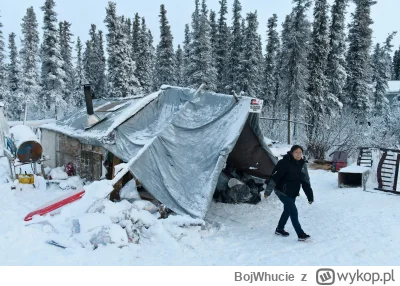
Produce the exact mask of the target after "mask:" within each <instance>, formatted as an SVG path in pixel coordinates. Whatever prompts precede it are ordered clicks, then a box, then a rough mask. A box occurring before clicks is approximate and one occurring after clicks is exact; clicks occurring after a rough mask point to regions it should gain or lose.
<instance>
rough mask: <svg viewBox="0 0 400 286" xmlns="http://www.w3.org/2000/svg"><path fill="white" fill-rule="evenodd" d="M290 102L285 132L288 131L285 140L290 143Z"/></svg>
mask: <svg viewBox="0 0 400 286" xmlns="http://www.w3.org/2000/svg"><path fill="white" fill-rule="evenodd" d="M290 108H291V106H290V102H289V103H288V122H287V123H288V126H287V132H288V137H287V142H288V144H289V145H290Z"/></svg>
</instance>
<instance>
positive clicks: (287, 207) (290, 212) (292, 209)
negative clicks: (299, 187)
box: [276, 192, 304, 235]
mask: <svg viewBox="0 0 400 286" xmlns="http://www.w3.org/2000/svg"><path fill="white" fill-rule="evenodd" d="M276 195H277V196H278V198H279V199H280V200H281V202H282V203H283V213H282V215H281V218H280V220H279V223H278V227H277V229H284V228H285V225H286V222H287V221H288V219H289V217H290V220H291V221H292V224H293V227H294V230H295V231H296V233H297V235H300V234H302V233H304V231H303V230H302V229H301V225H300V222H299V214H298V213H297V207H296V204H295V202H296V198H290V197H288V196H285V195H282V194H280V193H278V192H276Z"/></svg>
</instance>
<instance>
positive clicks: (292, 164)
mask: <svg viewBox="0 0 400 286" xmlns="http://www.w3.org/2000/svg"><path fill="white" fill-rule="evenodd" d="M300 186H301V187H303V190H304V193H305V194H306V196H307V199H308V201H310V202H313V201H314V195H313V191H312V189H311V185H310V176H309V175H308V170H307V164H306V163H305V161H304V160H303V159H301V160H299V161H297V160H295V159H294V158H293V156H292V154H291V153H290V152H288V153H287V154H286V155H285V156H283V158H282V160H279V162H278V164H276V166H275V168H274V171H273V173H272V177H271V179H270V181H269V183H268V185H267V189H266V191H265V193H266V194H267V195H268V196H269V195H271V193H272V191H273V190H274V189H275V190H276V191H279V192H281V193H282V194H284V195H286V196H288V197H291V198H295V197H297V196H298V195H299V193H300Z"/></svg>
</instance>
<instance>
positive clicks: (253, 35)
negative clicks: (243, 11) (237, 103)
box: [242, 12, 262, 97]
mask: <svg viewBox="0 0 400 286" xmlns="http://www.w3.org/2000/svg"><path fill="white" fill-rule="evenodd" d="M246 20H247V27H246V31H245V34H244V53H243V58H244V59H243V62H242V66H243V74H242V76H243V82H242V89H243V91H244V92H245V93H246V94H247V95H249V96H252V97H258V96H259V95H260V94H261V76H262V71H261V70H260V68H261V66H260V61H261V59H260V54H259V52H260V43H259V41H260V38H259V35H258V33H257V30H258V20H257V12H254V13H248V14H247V17H246Z"/></svg>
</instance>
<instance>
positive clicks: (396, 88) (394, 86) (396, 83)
mask: <svg viewBox="0 0 400 286" xmlns="http://www.w3.org/2000/svg"><path fill="white" fill-rule="evenodd" d="M388 86H389V88H388V92H400V80H389V81H388Z"/></svg>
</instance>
